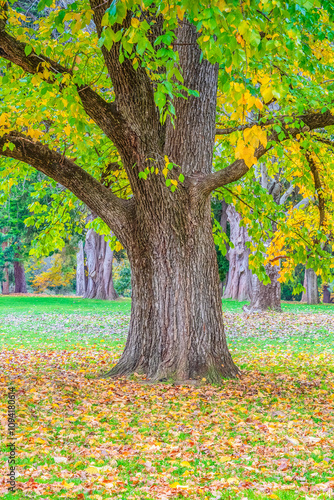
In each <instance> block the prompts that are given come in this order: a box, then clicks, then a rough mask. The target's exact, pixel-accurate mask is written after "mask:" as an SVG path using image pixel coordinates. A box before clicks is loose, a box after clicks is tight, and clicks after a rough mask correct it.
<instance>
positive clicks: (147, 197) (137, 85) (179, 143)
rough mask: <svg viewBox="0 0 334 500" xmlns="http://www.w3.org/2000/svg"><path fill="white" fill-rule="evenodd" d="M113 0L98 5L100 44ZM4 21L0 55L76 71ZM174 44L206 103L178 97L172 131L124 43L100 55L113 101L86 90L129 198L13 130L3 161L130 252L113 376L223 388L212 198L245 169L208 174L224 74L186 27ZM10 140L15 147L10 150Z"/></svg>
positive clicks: (316, 117)
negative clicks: (32, 175) (126, 304)
mask: <svg viewBox="0 0 334 500" xmlns="http://www.w3.org/2000/svg"><path fill="white" fill-rule="evenodd" d="M2 3H3V2H2ZM111 3H112V2H111V0H106V1H105V2H101V0H90V6H91V9H92V11H93V16H94V23H95V26H96V28H97V32H98V36H99V37H100V36H101V32H102V27H101V21H102V18H103V16H104V15H105V11H106V9H108V8H109V7H110V6H111ZM131 18H132V13H128V14H127V16H126V18H125V20H124V21H123V23H122V26H116V27H115V29H116V30H118V29H123V30H124V31H126V30H127V28H128V27H129V26H130V25H131ZM5 24H6V16H5V17H4V20H3V21H2V22H0V57H3V58H5V59H6V60H7V61H9V62H11V63H12V64H16V65H18V66H20V67H21V68H22V69H23V70H24V71H26V72H28V73H35V74H36V73H37V72H38V71H39V68H40V67H41V64H42V63H43V61H45V62H47V63H48V68H49V71H48V76H45V77H43V78H47V79H48V81H49V82H50V83H52V82H53V77H52V74H57V75H58V74H59V73H61V74H65V73H67V74H70V75H71V73H72V70H71V69H70V68H65V67H64V66H62V65H61V64H59V63H57V62H55V61H50V59H48V58H47V57H45V56H44V55H43V54H39V55H38V56H37V54H36V53H35V52H34V51H31V52H30V53H29V56H26V53H25V46H24V44H23V43H22V42H19V41H18V40H16V39H14V38H13V37H12V36H11V35H10V34H9V33H7V32H6V30H5ZM160 29H161V23H160V22H159V19H158V18H157V22H156V23H155V24H153V25H152V37H155V36H159V35H160V34H161V31H160ZM176 35H177V40H175V41H174V43H175V46H176V47H177V49H178V52H179V63H180V67H181V69H182V72H183V78H184V85H185V86H186V87H188V88H190V89H193V90H197V91H198V92H199V97H195V96H190V97H189V98H188V99H182V98H176V99H175V100H174V104H175V110H176V120H175V127H174V126H173V125H172V124H171V123H170V122H167V123H165V124H161V121H160V116H159V112H158V109H157V107H156V105H155V102H154V90H155V89H154V85H155V83H154V82H153V83H152V81H151V80H150V78H149V75H148V73H147V71H146V69H145V68H144V67H142V66H141V65H139V67H138V68H137V69H134V67H133V64H132V60H130V59H125V60H124V61H123V62H122V63H121V62H120V58H119V55H120V43H119V42H117V43H114V44H113V45H112V47H111V50H107V49H106V47H105V46H102V48H101V51H102V54H103V57H104V62H105V65H106V67H107V70H108V75H109V76H110V79H111V81H112V87H113V93H114V95H115V99H114V101H113V102H112V103H108V102H106V101H105V100H104V99H103V98H102V97H101V96H100V95H99V94H98V93H96V92H94V91H93V89H92V88H90V87H89V85H87V84H86V83H85V84H83V85H79V84H78V96H79V98H80V99H81V103H82V106H83V108H84V110H85V111H86V113H87V115H88V116H89V117H90V119H92V120H93V121H94V122H95V123H96V124H97V126H99V127H100V129H101V130H102V131H103V132H104V133H105V134H106V136H107V137H108V138H109V139H110V140H111V141H112V142H113V144H114V145H115V147H116V148H117V150H118V152H119V154H120V157H121V160H122V164H123V166H124V168H125V171H126V173H127V176H128V179H129V182H130V184H131V188H132V192H133V197H132V198H131V199H130V200H121V199H119V198H118V197H117V196H116V195H115V194H114V193H112V191H111V189H108V188H107V187H106V186H103V185H102V183H100V182H99V181H98V180H97V179H95V178H93V177H92V176H91V175H89V174H88V173H87V172H86V171H85V170H84V169H83V168H82V167H81V166H79V165H77V164H76V163H75V162H74V161H73V160H71V159H69V158H68V157H66V156H65V155H64V154H61V153H59V152H58V151H56V150H53V149H51V148H49V147H47V146H46V145H44V144H41V143H40V142H38V141H32V140H31V139H29V137H27V136H25V135H24V134H23V133H22V132H14V131H9V132H8V133H6V134H4V135H3V136H2V137H0V154H1V155H3V156H7V157H11V158H14V159H16V160H19V161H23V162H26V163H28V164H30V165H32V166H33V167H34V168H36V169H37V170H39V171H41V172H43V173H45V174H46V175H48V176H49V177H52V178H53V179H55V180H56V181H57V182H59V183H60V184H62V185H64V186H66V187H67V188H68V189H70V190H71V191H72V192H73V193H74V194H75V195H76V196H77V197H78V198H80V199H81V200H82V201H83V202H84V203H86V205H87V206H88V207H89V208H90V209H91V210H92V211H94V212H95V213H96V214H97V215H98V216H100V217H101V218H102V219H103V220H104V221H105V222H106V223H107V224H108V226H109V227H110V229H111V230H112V232H113V233H114V234H115V235H116V236H117V238H118V239H119V240H120V241H121V243H122V244H123V246H124V247H125V248H126V249H127V251H128V256H129V260H130V264H131V268H132V306H131V307H132V313H131V321H130V329H129V335H128V339H127V343H126V347H125V350H124V353H123V354H122V356H121V358H120V360H119V362H118V364H117V365H116V366H115V367H114V368H113V369H112V370H111V372H110V373H109V375H112V376H116V375H128V374H131V373H133V372H134V371H136V372H140V371H141V372H143V373H145V374H146V375H147V376H148V378H150V379H153V380H160V379H168V378H170V377H173V378H175V379H180V380H187V379H193V378H201V377H205V378H207V379H208V380H210V381H215V382H218V381H220V379H221V377H235V376H236V375H237V374H238V372H239V370H238V368H237V367H236V366H235V364H234V363H233V361H232V358H231V355H230V353H229V351H228V347H227V343H226V338H225V334H224V327H223V318H222V310H221V299H220V292H219V276H218V265H217V260H216V253H215V246H214V242H213V236H212V227H211V207H210V194H211V192H212V191H213V190H215V189H217V188H218V187H220V186H224V185H226V184H229V183H231V182H234V181H237V180H238V179H240V178H241V177H242V176H243V175H245V174H246V173H247V172H248V170H249V168H248V166H247V165H246V164H245V162H244V160H242V159H238V160H236V161H234V162H233V163H231V164H230V165H228V166H227V167H225V168H224V169H222V170H220V171H218V172H212V157H213V148H214V142H215V133H216V132H215V119H216V94H217V82H218V66H217V65H216V66H213V65H211V64H210V63H209V62H208V61H206V60H202V61H201V53H200V49H199V47H198V45H197V37H198V36H199V33H196V28H195V27H194V26H192V25H190V24H189V23H188V22H187V21H186V20H185V19H184V20H183V21H182V23H180V26H179V28H178V31H177V33H176ZM152 42H153V40H152ZM39 74H41V73H39ZM50 74H51V76H49V75H50ZM84 80H85V78H84V76H83V81H84ZM76 81H80V79H77V80H76ZM300 119H302V120H303V123H304V124H305V126H307V127H309V129H310V130H311V129H312V130H313V129H314V128H319V127H323V126H327V125H332V124H334V116H333V115H332V114H331V113H330V112H326V113H309V114H307V115H304V116H302V117H300ZM281 120H282V123H285V122H284V118H281ZM287 129H288V130H287V131H286V137H290V136H292V137H295V136H296V135H297V134H299V133H300V127H299V126H298V127H292V126H291V127H289V125H287ZM284 130H285V128H284ZM219 133H225V132H224V131H222V132H219ZM227 133H229V132H227ZM280 137H281V134H280ZM284 137H285V136H284ZM278 140H280V139H279V138H278V132H276V131H275V130H271V132H270V134H269V136H268V144H270V143H271V141H278ZM8 141H9V142H11V143H12V144H13V145H14V147H13V148H3V145H4V144H5V143H6V142H8ZM266 151H267V149H266V147H264V146H263V145H262V144H260V145H259V147H258V148H257V149H256V151H255V152H254V156H255V157H256V158H257V159H259V158H260V157H261V156H262V155H264V154H265V153H266ZM166 155H167V156H168V158H169V160H170V161H172V162H173V163H174V164H176V165H178V166H179V167H180V168H181V171H182V173H183V175H184V176H185V181H184V182H183V183H182V184H181V183H179V185H178V189H177V190H176V191H175V192H174V193H172V192H171V190H170V188H169V187H167V186H166V182H165V177H164V175H163V173H162V171H163V169H164V168H165V161H164V157H165V156H166ZM152 167H153V169H154V171H157V174H154V175H149V176H148V178H147V180H145V181H144V180H143V179H139V172H143V171H144V170H145V169H147V168H149V169H150V170H151V168H152ZM179 167H175V168H174V169H173V171H171V172H170V174H169V176H171V178H172V179H175V180H176V179H177V178H178V176H179V174H180V168H179Z"/></svg>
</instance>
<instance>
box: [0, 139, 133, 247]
mask: <svg viewBox="0 0 334 500" xmlns="http://www.w3.org/2000/svg"><path fill="white" fill-rule="evenodd" d="M6 143H12V144H14V146H15V148H14V149H13V151H11V150H10V149H9V147H8V146H7V148H6V149H5V150H4V146H5V144H6ZM0 156H4V157H7V158H14V159H16V160H19V161H22V162H24V163H27V164H29V165H31V166H32V167H34V168H35V169H36V170H39V171H40V172H42V173H43V174H45V175H47V176H48V177H51V178H52V179H54V180H55V181H56V182H58V183H59V184H61V185H63V186H65V187H66V188H68V189H69V190H70V191H72V193H74V194H75V196H77V197H78V198H79V199H80V200H81V201H83V202H84V203H85V204H86V205H87V206H88V207H89V208H90V209H91V210H93V211H94V212H96V213H97V214H98V216H99V217H101V219H103V220H104V222H106V224H108V226H109V227H110V228H111V230H112V231H113V232H114V233H115V234H116V236H117V238H118V239H119V240H120V241H121V242H122V244H123V245H124V246H125V247H127V244H128V242H129V241H130V240H129V235H130V233H131V229H130V227H131V221H132V205H133V201H132V200H122V199H121V198H118V197H117V196H115V195H114V194H113V193H112V192H111V191H110V190H109V189H108V188H106V187H105V186H104V185H103V184H101V183H100V182H98V181H97V180H96V179H95V178H94V177H93V176H91V175H90V174H89V173H88V172H86V171H85V170H83V169H82V168H81V167H79V166H78V165H77V164H76V163H74V161H73V160H71V159H69V158H67V157H66V156H63V155H61V154H60V153H58V152H57V151H54V150H52V149H50V148H48V147H47V146H45V145H44V144H42V143H40V142H35V141H33V140H32V139H30V138H29V137H26V136H25V135H23V134H21V133H18V132H9V133H7V134H5V135H4V136H2V137H0Z"/></svg>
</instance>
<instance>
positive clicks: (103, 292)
mask: <svg viewBox="0 0 334 500" xmlns="http://www.w3.org/2000/svg"><path fill="white" fill-rule="evenodd" d="M85 253H86V255H87V269H88V282H87V288H86V291H85V295H84V297H85V298H86V299H102V300H115V299H117V298H118V294H117V292H116V290H115V288H114V282H113V276H112V261H113V256H114V252H113V251H112V250H111V249H110V246H109V243H108V242H106V240H105V239H104V236H102V235H100V234H97V233H96V231H94V229H89V231H88V232H87V235H86V243H85Z"/></svg>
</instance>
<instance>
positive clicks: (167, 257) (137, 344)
mask: <svg viewBox="0 0 334 500" xmlns="http://www.w3.org/2000/svg"><path fill="white" fill-rule="evenodd" d="M177 35H178V41H177V42H178V44H179V48H180V50H179V59H180V65H181V67H182V70H183V77H184V85H185V86H186V87H188V88H190V89H195V90H198V92H199V95H200V97H199V98H197V97H194V96H190V97H189V98H188V99H176V100H175V109H176V120H175V127H174V126H173V125H172V124H171V123H168V124H167V125H166V127H163V128H161V130H160V125H157V126H156V129H155V130H154V128H153V127H152V123H154V122H155V117H154V115H152V117H151V118H152V119H151V120H148V119H147V117H146V116H145V117H144V120H142V121H141V122H140V131H141V133H142V134H143V133H145V140H143V139H141V140H138V139H137V138H136V136H135V134H134V133H133V139H131V140H132V143H130V144H134V145H135V146H136V148H137V150H136V151H135V152H133V148H132V149H131V147H129V146H130V144H127V149H126V150H124V152H123V162H124V163H125V164H128V165H129V168H128V169H127V171H128V176H129V178H130V182H131V184H132V186H133V190H134V199H135V200H136V209H135V216H134V223H133V226H132V230H131V232H129V234H130V235H131V241H130V242H129V244H128V245H127V251H128V256H129V260H130V264H131V276H132V311H131V321H130V329H129V335H128V339H127V343H126V347H125V350H124V353H123V354H122V356H121V358H120V360H119V362H118V364H117V365H116V366H115V367H114V368H113V369H112V370H111V371H110V372H109V375H111V376H116V375H128V374H131V373H133V372H142V373H145V374H146V375H147V377H149V378H150V379H151V380H169V379H174V380H189V379H201V378H205V379H206V380H209V381H212V382H219V381H220V380H221V378H222V377H235V376H236V375H237V374H238V372H239V370H238V368H237V367H236V366H235V365H234V363H233V361H232V358H231V355H230V353H229V351H228V347H227V343H226V338H225V334H224V326H223V318H222V306H221V297H220V290H219V275H218V264H217V257H216V252H215V245H214V241H213V236H212V225H211V201H210V199H209V197H208V196H206V195H205V194H202V193H201V192H200V190H198V183H199V182H200V181H201V179H203V176H206V175H208V174H210V172H211V169H212V154H213V147H214V142H215V114H216V90H217V79H218V67H217V66H213V65H211V64H210V63H208V62H207V61H202V62H201V60H200V55H201V54H200V50H199V48H198V46H197V45H196V40H197V37H198V34H197V33H196V30H195V29H194V27H191V26H190V25H188V24H187V22H186V21H185V20H184V21H183V23H181V25H180V28H179V29H178V33H177ZM141 81H142V80H141ZM128 86H129V83H128V81H125V82H122V89H121V90H120V93H122V94H127V93H128V91H127V89H128ZM149 98H150V96H149V95H148V93H147V91H146V90H145V100H146V102H147V99H149ZM129 99H132V97H131V94H130V95H129ZM126 102H128V101H122V103H121V106H122V109H123V106H125V103H126ZM123 103H124V104H123ZM127 113H129V112H128V111H127ZM131 113H134V114H133V116H134V118H132V115H131V119H132V120H133V121H134V122H135V120H136V119H137V116H138V113H137V114H136V113H135V112H134V110H133V111H131ZM156 123H157V122H156ZM136 127H139V125H137V123H136V124H135V126H134V127H133V130H135V129H136V130H139V128H136ZM158 151H161V153H160V154H157V153H156V152H158ZM164 156H167V157H168V159H169V161H170V162H173V163H174V164H175V165H180V166H181V168H182V173H183V174H184V176H187V182H186V183H184V184H183V185H180V184H179V185H178V188H177V190H176V191H175V192H174V193H172V192H171V190H170V189H168V188H166V183H165V179H164V178H163V176H162V175H161V174H159V173H158V174H157V175H150V176H149V177H148V178H147V180H145V181H143V180H141V181H140V182H138V171H136V169H137V168H138V167H140V170H144V169H145V168H146V167H147V166H149V165H151V164H149V163H148V160H147V159H148V158H152V157H154V158H156V159H155V160H154V162H152V166H154V168H155V169H158V172H162V171H163V169H164V168H165V161H164ZM134 166H135V167H136V168H134ZM130 167H131V168H130ZM179 171H180V170H179V167H175V168H173V172H171V175H172V176H173V177H172V178H173V179H177V176H178V175H179V174H178V172H179Z"/></svg>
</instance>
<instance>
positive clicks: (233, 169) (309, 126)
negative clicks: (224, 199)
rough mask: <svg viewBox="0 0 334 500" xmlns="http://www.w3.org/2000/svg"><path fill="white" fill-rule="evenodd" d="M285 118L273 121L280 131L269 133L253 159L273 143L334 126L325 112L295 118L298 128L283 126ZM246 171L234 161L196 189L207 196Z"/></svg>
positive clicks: (329, 114)
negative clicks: (266, 141)
mask: <svg viewBox="0 0 334 500" xmlns="http://www.w3.org/2000/svg"><path fill="white" fill-rule="evenodd" d="M285 118H286V117H281V118H279V119H277V118H276V119H275V121H276V122H277V121H280V122H281V130H280V131H279V132H277V131H275V130H272V131H271V134H270V136H269V137H268V146H266V147H264V146H263V145H262V144H260V146H259V147H258V148H256V150H255V152H254V157H255V158H256V159H257V160H258V159H259V158H261V157H262V156H263V155H264V154H265V153H266V152H267V151H269V150H270V149H271V148H272V147H273V143H275V142H282V141H284V140H287V139H290V138H292V137H296V136H297V135H298V134H300V133H302V132H308V131H309V130H314V129H317V128H324V127H328V126H330V125H334V115H333V114H332V113H331V112H330V111H326V113H308V114H305V115H300V116H298V117H295V118H294V120H298V121H299V122H300V123H301V126H300V127H290V126H289V124H285V122H284V119H285ZM251 126H254V124H253V125H250V127H251ZM282 132H283V133H284V137H283V138H282V139H279V138H278V136H279V135H280V134H281V133H282ZM248 170H249V168H248V167H247V165H246V163H245V162H244V160H242V159H240V160H236V161H234V162H233V163H231V164H230V165H228V166H227V167H225V168H223V169H222V170H219V171H218V172H214V173H211V174H209V175H207V176H206V177H204V178H202V179H201V180H199V182H198V183H197V189H198V190H199V191H200V192H201V194H202V195H204V196H208V195H209V194H210V193H211V191H213V190H214V189H217V187H221V186H225V185H226V184H230V183H231V182H235V181H238V180H239V179H240V178H241V177H243V176H244V175H245V174H246V173H247V172H248Z"/></svg>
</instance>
